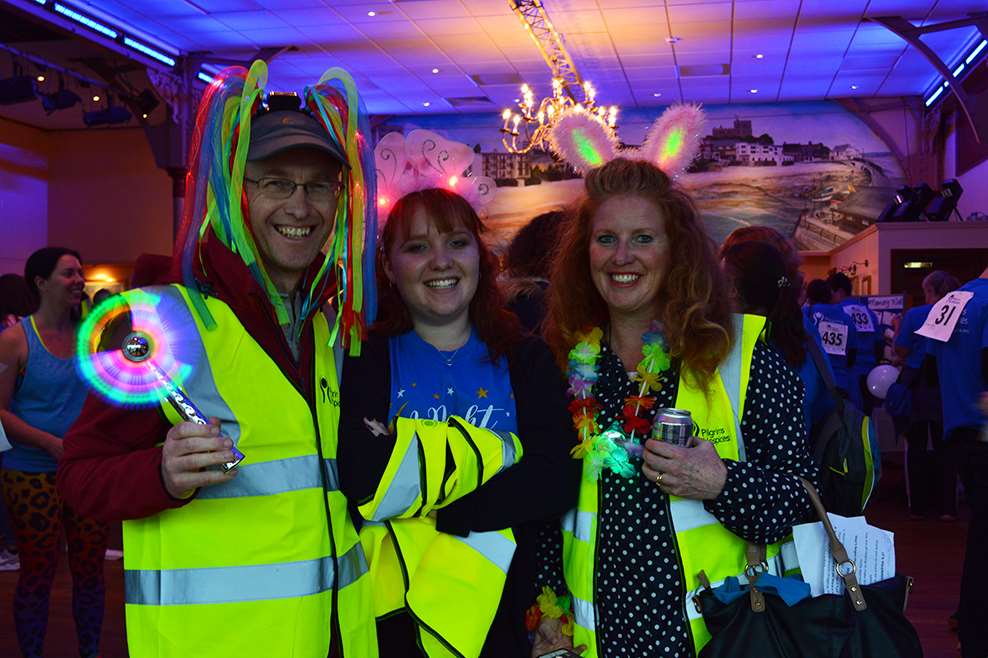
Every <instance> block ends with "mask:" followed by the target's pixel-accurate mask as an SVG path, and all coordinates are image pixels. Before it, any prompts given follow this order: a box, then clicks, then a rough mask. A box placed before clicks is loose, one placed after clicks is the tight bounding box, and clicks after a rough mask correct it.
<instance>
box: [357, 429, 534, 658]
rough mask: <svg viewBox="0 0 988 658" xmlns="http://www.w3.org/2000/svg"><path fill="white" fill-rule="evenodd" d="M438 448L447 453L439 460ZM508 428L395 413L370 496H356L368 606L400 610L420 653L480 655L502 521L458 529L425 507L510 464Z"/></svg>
mask: <svg viewBox="0 0 988 658" xmlns="http://www.w3.org/2000/svg"><path fill="white" fill-rule="evenodd" d="M447 455H449V457H450V458H451V461H450V462H449V463H447ZM521 455H522V446H521V442H520V441H519V440H518V437H517V436H515V435H514V434H511V433H499V432H493V431H490V430H485V429H480V428H477V427H474V426H472V425H469V424H468V423H467V422H466V421H465V420H463V419H462V418H458V417H456V416H454V417H452V418H450V419H449V421H447V422H446V423H437V422H435V421H431V420H414V419H408V418H399V419H398V420H397V424H396V440H395V448H394V450H393V451H392V456H391V461H390V462H389V463H388V466H387V467H386V469H385V475H384V478H382V481H381V484H380V486H379V487H378V489H377V491H376V492H375V493H374V495H373V497H372V498H371V499H370V500H368V501H366V502H364V503H363V504H362V505H361V506H360V512H361V515H363V516H364V518H366V519H367V522H366V523H365V525H364V527H363V528H362V529H361V531H360V537H361V541H362V542H363V545H364V552H365V554H366V555H367V557H368V561H369V564H370V570H371V579H372V582H373V587H374V601H375V613H376V615H377V616H378V617H384V616H386V615H388V614H392V613H394V612H396V611H399V610H402V609H404V610H406V611H407V612H408V614H409V615H410V616H411V618H412V620H413V621H414V622H415V627H416V635H417V640H418V642H419V644H420V646H421V647H422V649H423V650H424V652H425V654H426V655H427V656H429V657H430V658H444V657H447V656H451V657H452V656H456V657H459V656H465V657H466V658H473V657H475V656H478V655H480V651H481V649H482V648H483V646H484V641H485V640H486V638H487V633H488V630H489V629H490V625H491V622H492V621H493V619H494V614H495V613H496V612H497V607H498V603H499V602H500V599H501V592H502V590H503V589H504V581H505V576H506V574H507V571H508V567H509V566H510V565H511V558H512V556H513V555H514V551H515V540H514V535H513V533H512V532H511V530H510V529H505V530H498V531H491V532H471V533H470V534H469V535H468V536H466V537H459V536H455V535H449V534H446V533H442V532H438V531H437V530H436V526H435V521H434V520H433V519H431V518H429V517H428V516H427V515H428V513H429V512H430V511H432V510H433V509H441V508H442V507H444V506H446V505H449V504H450V503H452V502H453V501H455V500H458V499H459V498H462V497H463V496H465V495H466V494H468V493H470V492H471V491H474V490H475V489H476V488H477V487H479V486H482V485H483V484H484V483H485V482H487V481H488V480H490V478H491V477H493V476H494V475H496V474H497V473H499V472H501V471H503V470H504V469H505V468H508V467H510V466H512V465H513V464H515V463H516V462H517V461H518V459H520V458H521Z"/></svg>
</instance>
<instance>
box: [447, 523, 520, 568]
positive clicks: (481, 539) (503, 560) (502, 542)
mask: <svg viewBox="0 0 988 658" xmlns="http://www.w3.org/2000/svg"><path fill="white" fill-rule="evenodd" d="M452 536H453V537H455V538H456V539H458V540H460V541H461V542H463V543H464V544H466V545H467V546H469V547H470V548H472V549H473V550H475V551H477V552H478V553H480V554H481V555H483V556H484V557H485V558H487V559H488V560H489V561H490V562H492V563H493V564H495V565H497V568H498V569H500V570H501V571H503V572H504V573H508V567H510V566H511V558H512V557H513V556H514V554H515V542H513V541H511V540H510V539H508V538H507V537H505V536H504V535H502V534H501V533H500V532H496V531H493V530H492V531H490V532H471V533H470V534H469V535H467V536H466V537H460V536H457V535H452Z"/></svg>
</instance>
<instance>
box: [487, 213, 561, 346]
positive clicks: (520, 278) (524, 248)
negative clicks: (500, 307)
mask: <svg viewBox="0 0 988 658" xmlns="http://www.w3.org/2000/svg"><path fill="white" fill-rule="evenodd" d="M565 221H566V213H564V212H563V211H561V210H552V211H550V212H545V213H542V214H541V215H537V216H536V217H535V218H534V219H532V221H530V222H529V223H528V224H526V225H525V226H523V227H522V229H521V230H520V231H518V233H517V234H515V237H514V239H512V240H511V244H509V245H508V251H507V253H506V254H505V272H504V279H503V282H502V285H503V289H504V295H505V298H506V299H507V300H508V306H509V308H511V310H512V311H514V312H515V314H516V315H517V316H518V319H520V320H521V324H522V327H523V328H524V329H525V330H526V331H528V332H530V333H538V331H539V327H540V325H541V324H542V319H543V317H544V316H545V300H544V297H545V290H546V288H548V287H549V265H550V263H551V262H552V254H553V253H554V252H555V248H556V240H557V237H558V235H559V231H560V227H561V226H562V223H563V222H565Z"/></svg>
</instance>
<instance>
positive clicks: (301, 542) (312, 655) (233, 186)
mask: <svg viewBox="0 0 988 658" xmlns="http://www.w3.org/2000/svg"><path fill="white" fill-rule="evenodd" d="M266 77H267V69H266V66H265V64H264V63H263V62H255V63H254V64H253V66H252V67H251V68H250V70H249V71H247V70H244V69H229V70H228V71H226V72H224V73H223V74H222V75H221V76H220V77H218V78H217V79H216V81H214V82H213V83H212V84H211V85H209V87H208V88H207V90H206V92H205V94H204V96H203V99H202V102H201V104H200V107H199V113H198V118H197V124H196V130H195V135H194V139H193V144H192V158H191V163H190V171H189V175H188V182H187V192H186V197H185V204H186V205H185V209H184V222H183V227H182V231H181V236H182V237H180V241H179V246H178V253H177V254H176V258H175V267H174V270H175V271H174V275H173V284H172V285H168V286H155V287H151V288H145V289H140V290H137V291H130V292H128V293H125V294H124V295H123V296H122V297H121V299H122V300H123V301H122V302H119V303H117V306H118V307H119V306H120V305H121V304H122V305H123V306H124V307H127V305H128V304H129V305H130V306H129V307H127V308H128V310H127V315H126V316H125V317H127V318H130V322H131V323H132V324H131V325H130V326H131V327H132V328H133V330H134V331H137V328H136V327H137V325H138V323H139V322H140V321H141V317H143V316H141V315H140V313H139V312H138V310H139V308H141V305H142V304H143V305H144V306H148V305H150V306H151V307H152V311H151V315H152V316H155V317H156V318H157V320H156V322H157V324H156V325H155V326H156V327H157V329H156V330H154V331H150V333H152V334H154V336H153V340H152V341H151V342H152V346H151V347H152V350H156V351H157V353H160V354H165V353H166V352H167V353H168V354H169V355H170V356H171V357H174V356H175V355H178V357H176V358H178V359H179V360H180V361H182V364H183V365H182V367H181V368H178V369H176V370H174V372H173V375H174V378H175V380H176V381H175V383H177V384H179V385H180V386H181V387H182V388H183V389H184V391H185V392H186V393H187V395H188V398H189V399H190V400H192V401H194V403H195V404H197V405H198V406H199V408H200V409H201V410H202V413H203V415H204V416H208V417H209V419H210V421H209V424H207V425H202V424H196V423H192V422H182V418H181V417H180V416H179V415H178V414H177V413H176V412H175V410H174V409H173V408H172V407H171V406H169V405H168V404H166V403H165V402H163V401H159V400H158V399H155V398H152V402H151V404H150V406H145V407H143V408H134V407H135V406H136V405H137V404H138V402H139V400H138V396H137V395H136V393H135V391H133V390H131V389H132V387H133V386H135V385H134V384H133V380H131V379H127V378H126V377H120V378H119V381H116V382H115V381H106V379H107V378H109V379H111V380H112V379H113V377H112V374H113V373H109V372H108V371H107V370H106V368H102V369H100V368H90V367H87V364H86V359H87V358H88V356H87V348H86V345H87V341H89V342H90V343H91V344H92V345H96V344H97V343H98V342H99V340H100V339H98V338H95V337H89V336H85V335H81V336H80V343H79V344H80V357H79V358H80V363H81V367H82V370H83V372H84V374H86V373H87V372H88V373H89V374H88V376H89V377H90V379H91V381H92V383H93V385H94V387H95V388H96V389H97V390H98V391H99V392H101V393H103V395H102V396H99V397H97V396H90V398H89V399H88V400H87V402H86V406H85V408H84V410H83V412H82V415H81V416H80V418H79V420H78V422H77V423H76V424H75V426H74V427H73V428H72V430H71V431H70V432H69V434H68V435H67V437H66V441H65V458H64V461H62V463H61V464H60V468H59V472H58V487H59V491H60V493H61V494H62V495H63V496H64V497H65V499H66V500H67V501H69V502H70V503H71V504H72V505H73V507H74V508H75V509H76V510H78V511H79V512H80V513H82V514H85V515H89V516H92V517H95V518H100V519H103V520H122V521H123V527H124V578H125V586H126V598H125V604H126V619H127V639H128V645H129V650H130V655H133V656H140V657H141V658H170V657H182V658H186V657H188V656H198V657H207V658H213V657H225V656H230V657H233V656H237V657H242V656H295V657H297V658H325V657H326V656H327V655H332V656H341V657H344V658H350V657H355V658H365V657H368V656H370V657H373V656H375V655H376V654H377V640H376V635H375V626H374V618H373V602H372V600H371V592H370V582H369V581H370V578H369V577H368V565H367V560H366V558H365V556H364V552H363V550H362V547H361V544H360V541H359V538H358V534H357V529H356V527H355V525H354V522H353V520H352V518H351V516H350V513H349V512H348V509H347V501H346V499H345V498H344V497H343V495H342V494H341V493H340V491H339V475H338V470H337V467H336V450H337V444H338V436H337V426H338V418H339V404H340V402H339V385H338V372H337V370H338V366H337V364H338V363H340V362H341V359H342V351H343V350H344V349H349V351H350V353H351V354H357V353H359V349H360V339H361V336H362V333H363V327H364V322H365V320H364V318H365V317H366V318H372V317H373V314H374V309H373V306H374V300H373V298H372V297H373V287H372V286H364V285H363V282H364V281H373V271H371V270H372V263H373V240H374V234H375V225H374V224H375V222H374V203H373V200H374V186H373V184H374V176H373V170H372V169H371V168H369V167H368V163H370V162H372V160H371V159H370V158H371V155H370V153H369V149H368V148H367V146H368V145H367V144H366V143H365V136H366V135H367V132H366V130H367V126H366V125H362V124H363V122H364V120H365V118H366V117H365V115H364V113H363V112H362V111H361V109H360V102H359V99H358V97H357V93H356V89H355V87H354V84H353V81H352V79H351V78H350V76H349V75H348V74H347V73H346V72H345V71H343V70H341V69H330V70H329V71H327V72H326V73H325V74H324V75H323V77H322V79H321V80H320V81H319V83H318V84H316V85H314V86H311V87H306V88H305V90H304V91H303V93H302V95H301V97H299V96H295V95H294V94H291V95H288V94H270V95H268V96H267V97H266V98H265V96H264V86H265V84H266ZM108 304H110V303H109V302H108ZM110 306H112V304H110ZM107 308H109V307H107ZM94 314H95V316H100V315H101V314H100V309H96V311H94ZM102 315H103V316H105V315H107V312H105V311H104V313H103V314H102ZM111 333H112V332H111ZM159 343H160V344H159ZM94 349H95V348H94ZM118 353H119V352H118ZM97 380H98V381H97ZM235 451H236V452H235ZM234 454H237V455H238V457H239V455H240V454H242V455H245V456H246V457H245V459H244V461H243V462H242V463H241V464H240V466H239V467H236V468H232V469H230V470H229V471H225V470H224V469H223V468H222V466H223V465H224V464H229V463H231V462H234V461H235V459H234Z"/></svg>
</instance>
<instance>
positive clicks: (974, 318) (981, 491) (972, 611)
mask: <svg viewBox="0 0 988 658" xmlns="http://www.w3.org/2000/svg"><path fill="white" fill-rule="evenodd" d="M956 293H964V295H963V296H964V297H970V298H969V299H968V301H967V303H966V304H965V305H964V309H963V311H962V312H960V313H958V312H957V309H956V307H955V310H954V312H953V313H951V312H950V309H949V308H947V307H944V308H943V310H942V311H941V313H940V315H942V316H943V317H944V318H945V319H947V318H948V316H951V315H954V316H957V321H956V324H955V325H954V328H953V331H952V332H951V334H950V336H949V338H948V339H947V340H946V341H941V340H934V339H931V340H930V341H929V348H930V349H929V352H930V354H932V355H933V356H934V358H935V359H936V367H937V374H938V378H939V381H940V392H941V399H942V401H943V431H944V436H945V437H946V439H945V440H946V443H947V451H948V453H949V457H950V458H951V459H953V461H954V463H956V464H958V469H959V473H960V477H961V482H962V483H963V484H964V492H965V494H966V496H967V500H968V503H969V505H970V506H971V523H970V524H969V525H968V530H967V550H966V553H965V556H964V569H963V573H962V576H961V595H960V605H959V608H958V618H959V619H958V621H959V625H958V626H959V627H958V633H959V635H960V640H961V654H962V656H963V658H984V657H985V656H986V655H988V633H986V632H985V629H986V628H988V561H986V560H985V556H986V555H988V429H986V428H985V424H986V423H988V414H986V413H985V412H986V411H988V410H986V409H985V404H984V402H985V400H984V396H985V393H986V392H988V269H986V270H985V271H984V272H982V273H981V276H980V277H979V278H977V279H973V280H971V281H968V282H967V283H965V284H964V285H963V286H961V287H960V288H958V289H957V290H956V291H955V294H956ZM944 326H945V327H949V326H950V325H949V321H948V322H947V323H946V324H945V325H944Z"/></svg>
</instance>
